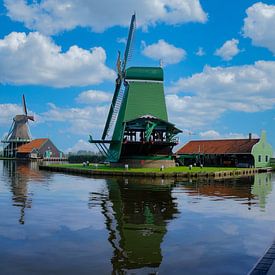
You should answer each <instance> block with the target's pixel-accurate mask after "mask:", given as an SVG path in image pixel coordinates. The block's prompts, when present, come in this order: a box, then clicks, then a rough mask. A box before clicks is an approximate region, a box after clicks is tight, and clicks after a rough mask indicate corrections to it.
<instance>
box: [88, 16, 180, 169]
mask: <svg viewBox="0 0 275 275" xmlns="http://www.w3.org/2000/svg"><path fill="white" fill-rule="evenodd" d="M135 21H136V16H135V14H134V15H133V16H132V18H131V23H130V29H129V33H128V39H127V44H126V48H125V52H124V57H123V60H122V61H121V60H120V52H119V53H118V59H117V78H116V84H115V91H114V95H113V99H112V102H111V106H110V110H109V113H108V116H107V120H106V124H105V127H104V130H103V133H102V137H101V139H100V140H95V139H93V137H92V136H90V140H89V142H90V143H93V144H95V145H96V146H97V148H98V149H99V151H100V152H101V153H102V154H104V155H105V156H106V157H107V160H108V161H109V162H110V163H111V164H112V165H124V164H126V163H127V164H129V163H131V164H130V165H131V166H132V167H133V166H136V167H138V166H146V165H144V163H145V162H146V161H147V160H149V163H150V165H151V166H152V165H153V166H154V165H156V166H157V167H158V165H159V163H158V162H157V160H159V161H161V162H162V163H164V162H166V166H174V165H175V163H174V161H173V160H172V158H171V156H172V148H173V146H174V145H176V144H177V142H178V140H177V138H176V137H175V136H176V134H178V133H180V132H181V131H180V130H179V129H177V128H176V127H175V126H174V124H171V123H169V122H168V115H167V109H166V104H165V96H164V87H163V69H162V68H161V67H130V68H127V61H128V60H129V55H130V52H131V48H132V44H133V37H134V32H135ZM147 162H148V161H147Z"/></svg>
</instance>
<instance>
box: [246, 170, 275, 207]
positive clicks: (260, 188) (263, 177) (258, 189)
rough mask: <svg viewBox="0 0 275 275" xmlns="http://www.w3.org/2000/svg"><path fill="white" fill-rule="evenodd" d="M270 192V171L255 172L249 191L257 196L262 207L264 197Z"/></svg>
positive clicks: (263, 205)
mask: <svg viewBox="0 0 275 275" xmlns="http://www.w3.org/2000/svg"><path fill="white" fill-rule="evenodd" d="M271 192H272V183H271V173H262V174H256V175H255V180H254V184H253V186H252V191H251V193H252V194H253V195H255V196H257V198H258V200H259V206H260V207H261V208H262V209H264V208H265V205H266V198H267V196H268V195H269V194H270V193H271Z"/></svg>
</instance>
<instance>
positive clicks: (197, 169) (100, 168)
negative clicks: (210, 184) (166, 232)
mask: <svg viewBox="0 0 275 275" xmlns="http://www.w3.org/2000/svg"><path fill="white" fill-rule="evenodd" d="M49 166H51V167H64V168H74V169H80V170H97V171H109V172H119V171H128V172H135V173H137V172H140V173H146V172H147V173H152V172H153V173H158V172H159V173H187V172H192V173H199V172H201V173H211V172H220V171H235V170H242V169H244V168H236V167H203V168H200V167H192V169H191V170H190V169H189V167H186V166H178V167H169V168H164V170H163V171H160V169H159V168H129V169H128V170H126V169H125V168H114V167H110V166H108V165H98V167H96V166H95V165H93V164H90V165H89V166H84V167H83V165H82V164H50V165H49Z"/></svg>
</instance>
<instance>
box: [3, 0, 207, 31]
mask: <svg viewBox="0 0 275 275" xmlns="http://www.w3.org/2000/svg"><path fill="white" fill-rule="evenodd" d="M111 3H112V8H111V9H110V1H109V0H102V1H95V0H78V1H74V0H66V1H59V0H44V1H41V2H37V1H28V2H27V1H26V0H4V5H5V7H6V9H7V11H8V16H9V17H10V18H11V19H13V20H15V21H19V22H23V23H24V25H25V26H26V27H27V28H29V29H32V30H38V31H40V32H42V33H45V34H55V33H58V32H61V31H64V30H71V29H74V28H75V27H77V26H82V27H90V28H91V29H92V30H93V31H96V32H102V31H104V30H105V29H107V28H110V27H112V26H128V24H129V18H130V16H131V14H132V13H133V11H135V12H136V13H137V16H138V20H137V21H138V25H139V26H142V27H143V28H147V27H148V26H150V25H155V24H156V23H157V22H163V23H166V24H182V23H186V22H201V23H204V22H206V21H207V14H206V13H205V12H204V11H203V9H202V7H201V4H200V1H199V0H155V1H148V0H140V1H134V0H130V1H126V0H113V1H112V2H111Z"/></svg>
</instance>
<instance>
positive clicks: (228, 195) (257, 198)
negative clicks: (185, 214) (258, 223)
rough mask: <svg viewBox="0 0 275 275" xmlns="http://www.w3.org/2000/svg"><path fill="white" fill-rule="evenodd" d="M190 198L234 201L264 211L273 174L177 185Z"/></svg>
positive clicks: (270, 189) (270, 190)
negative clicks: (257, 207)
mask: <svg viewBox="0 0 275 275" xmlns="http://www.w3.org/2000/svg"><path fill="white" fill-rule="evenodd" d="M177 184H179V185H182V187H183V188H184V190H185V192H186V193H187V194H188V195H190V196H199V197H200V196H202V197H203V196H205V197H210V198H211V199H213V200H224V199H233V200H235V201H240V202H241V204H243V205H247V206H248V209H249V210H250V209H251V206H252V205H256V206H259V207H260V208H262V209H264V208H265V204H266V198H267V196H268V194H270V193H271V192H272V180H271V173H260V174H255V175H253V176H250V177H242V178H234V179H224V180H216V181H215V180H205V181H199V182H187V183H186V182H184V183H177Z"/></svg>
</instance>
